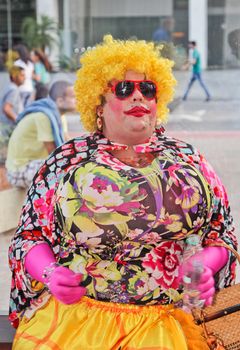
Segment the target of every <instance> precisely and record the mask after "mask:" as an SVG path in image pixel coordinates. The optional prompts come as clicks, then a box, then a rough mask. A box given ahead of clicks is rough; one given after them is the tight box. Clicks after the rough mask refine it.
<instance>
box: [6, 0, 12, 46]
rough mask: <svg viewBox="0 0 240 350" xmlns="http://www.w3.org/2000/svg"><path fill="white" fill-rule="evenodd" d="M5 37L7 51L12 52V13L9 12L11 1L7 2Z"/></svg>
mask: <svg viewBox="0 0 240 350" xmlns="http://www.w3.org/2000/svg"><path fill="white" fill-rule="evenodd" d="M7 36H8V50H12V11H11V0H7Z"/></svg>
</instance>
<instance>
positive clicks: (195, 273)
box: [183, 234, 204, 312]
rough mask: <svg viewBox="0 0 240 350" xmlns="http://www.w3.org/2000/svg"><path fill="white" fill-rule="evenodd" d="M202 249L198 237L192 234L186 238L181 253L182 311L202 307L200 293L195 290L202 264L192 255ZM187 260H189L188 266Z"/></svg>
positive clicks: (200, 260) (202, 267)
mask: <svg viewBox="0 0 240 350" xmlns="http://www.w3.org/2000/svg"><path fill="white" fill-rule="evenodd" d="M202 249H203V248H202V245H201V239H200V236H198V235H196V234H194V235H190V236H189V237H187V239H186V244H185V247H184V253H183V274H184V275H183V287H184V292H183V304H184V307H183V309H184V310H185V311H187V312H191V309H192V308H193V307H202V306H203V305H204V300H201V299H200V298H199V296H200V292H199V291H198V289H197V286H198V284H199V281H200V278H201V274H202V273H203V270H204V264H203V261H202V259H201V258H200V257H199V256H195V258H194V255H195V254H196V253H198V252H200V251H201V250H202ZM189 258H191V264H190V265H189V262H188V260H189Z"/></svg>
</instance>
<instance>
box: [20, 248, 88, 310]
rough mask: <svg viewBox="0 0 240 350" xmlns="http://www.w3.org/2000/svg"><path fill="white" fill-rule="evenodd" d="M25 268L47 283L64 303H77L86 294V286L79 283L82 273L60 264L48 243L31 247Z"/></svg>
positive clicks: (37, 278) (53, 293)
mask: <svg viewBox="0 0 240 350" xmlns="http://www.w3.org/2000/svg"><path fill="white" fill-rule="evenodd" d="M25 268H26V270H27V272H28V273H29V274H30V275H31V276H32V277H33V278H34V279H36V280H37V281H40V282H43V283H44V284H46V285H47V286H48V288H49V290H50V292H51V293H52V295H54V296H55V297H56V298H57V299H58V300H59V301H61V302H62V303H64V304H73V303H76V302H77V301H79V300H80V299H81V297H82V296H84V295H85V294H86V288H84V287H80V285H79V284H80V282H81V280H82V275H81V274H77V273H75V272H73V271H71V270H70V269H68V268H67V267H64V266H60V265H58V264H57V262H56V259H55V257H54V254H53V252H52V250H51V248H50V247H49V245H48V244H47V243H41V244H38V245H36V246H34V247H33V248H32V249H30V251H29V252H28V253H27V255H26V257H25Z"/></svg>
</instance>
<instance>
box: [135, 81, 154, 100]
mask: <svg viewBox="0 0 240 350" xmlns="http://www.w3.org/2000/svg"><path fill="white" fill-rule="evenodd" d="M139 85H140V90H141V93H142V94H143V96H145V97H146V98H154V97H155V96H156V93H157V89H156V85H155V84H154V83H153V82H151V81H142V82H141V83H140V84H139Z"/></svg>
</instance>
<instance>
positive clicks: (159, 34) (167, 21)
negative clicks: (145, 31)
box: [152, 17, 175, 43]
mask: <svg viewBox="0 0 240 350" xmlns="http://www.w3.org/2000/svg"><path fill="white" fill-rule="evenodd" d="M174 26H175V21H174V18H172V17H165V18H162V19H161V21H160V26H159V28H157V29H156V30H155V31H154V33H153V37H152V39H153V41H155V42H158V43H161V42H171V41H172V40H173V37H172V35H173V30H174Z"/></svg>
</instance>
